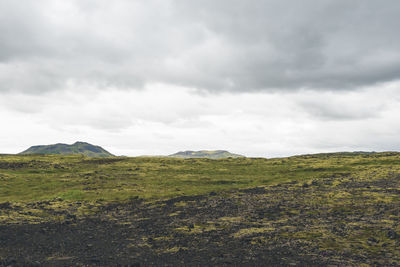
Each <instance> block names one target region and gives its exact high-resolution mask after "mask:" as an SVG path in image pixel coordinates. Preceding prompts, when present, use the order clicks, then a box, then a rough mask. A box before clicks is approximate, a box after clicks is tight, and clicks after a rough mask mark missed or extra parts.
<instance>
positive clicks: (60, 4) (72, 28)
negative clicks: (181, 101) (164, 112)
mask: <svg viewBox="0 0 400 267" xmlns="http://www.w3.org/2000/svg"><path fill="white" fill-rule="evenodd" d="M399 13H400V2H399V1H396V0H386V1H383V2H382V1H380V2H378V1H372V0H363V1H361V0H350V1H349V0H335V1H333V0H304V1H289V0H281V1H272V0H249V1H239V0H229V1H228V0H220V1H212V0H200V1H199V0H196V1H194V0H193V1H190V0H175V1H173V0H149V1H139V0H138V1H127V0H119V1H113V2H112V3H111V2H109V1H105V0H101V1H94V0H74V1H58V0H37V1H24V2H20V1H11V0H0V92H1V91H19V92H24V93H31V94H36V93H40V92H46V91H53V90H60V89H64V88H65V87H66V86H67V85H68V84H71V83H73V84H77V85H79V86H81V87H84V86H85V85H90V86H96V87H100V88H101V87H110V86H111V87H117V88H136V89H138V88H142V87H143V86H144V85H145V84H147V83H166V84H175V85H182V86H187V87H193V88H197V89H200V90H207V91H237V92H240V91H242V92H243V91H257V90H265V91H274V90H275V91H277V90H296V89H299V88H309V89H312V90H351V89H353V88H358V87H363V86H369V85H372V84H375V83H380V82H387V81H391V80H396V79H399V78H400V36H399V35H398V34H397V31H398V28H399V26H400V19H399V18H398V14H399Z"/></svg>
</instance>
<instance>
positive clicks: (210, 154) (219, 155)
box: [169, 150, 244, 159]
mask: <svg viewBox="0 0 400 267" xmlns="http://www.w3.org/2000/svg"><path fill="white" fill-rule="evenodd" d="M169 157H172V158H182V159H189V158H209V159H223V158H243V157H244V156H242V155H239V154H233V153H230V152H228V151H226V150H200V151H181V152H178V153H175V154H172V155H169Z"/></svg>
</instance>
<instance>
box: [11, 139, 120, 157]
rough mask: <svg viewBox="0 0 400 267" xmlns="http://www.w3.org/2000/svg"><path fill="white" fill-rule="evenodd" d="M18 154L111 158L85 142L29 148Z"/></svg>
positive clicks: (108, 153)
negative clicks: (78, 155) (77, 155)
mask: <svg viewBox="0 0 400 267" xmlns="http://www.w3.org/2000/svg"><path fill="white" fill-rule="evenodd" d="M19 154H57V155H74V154H81V155H85V156H88V157H112V156H114V155H113V154H111V153H110V152H108V151H106V150H105V149H103V148H102V147H100V146H94V145H91V144H89V143H85V142H76V143H74V144H72V145H67V144H54V145H43V146H31V147H30V148H28V149H27V150H25V151H23V152H21V153H19Z"/></svg>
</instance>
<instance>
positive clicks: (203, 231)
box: [0, 177, 400, 266]
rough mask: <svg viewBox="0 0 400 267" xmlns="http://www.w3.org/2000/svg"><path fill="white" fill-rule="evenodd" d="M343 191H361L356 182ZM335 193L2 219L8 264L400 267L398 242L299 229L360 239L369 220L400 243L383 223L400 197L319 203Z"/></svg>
mask: <svg viewBox="0 0 400 267" xmlns="http://www.w3.org/2000/svg"><path fill="white" fill-rule="evenodd" d="M332 179H334V178H332ZM389 182H391V183H392V184H394V185H398V184H399V179H398V177H392V178H391V179H389V178H388V180H387V181H379V184H378V183H377V182H375V183H374V184H372V183H371V185H374V186H375V188H377V187H376V186H377V184H378V185H380V184H382V188H381V190H382V191H381V192H385V191H384V190H385V188H384V186H385V185H386V184H387V183H389ZM327 184H329V181H328V182H327ZM363 186H364V188H367V187H368V186H369V185H368V184H365V185H363ZM337 188H338V190H342V191H345V190H347V191H349V192H352V191H351V190H360V187H359V184H354V183H351V182H348V183H346V184H343V185H341V186H338V187H337ZM328 189H329V186H325V185H324V183H321V184H319V183H311V184H307V185H300V186H296V185H293V184H283V185H277V186H272V187H268V188H262V187H257V188H253V189H245V190H237V191H232V192H229V193H228V194H226V193H225V194H224V195H220V194H216V193H211V194H209V195H203V196H183V197H179V198H174V199H170V200H167V201H160V202H157V203H151V204H149V203H145V202H144V201H142V200H140V199H136V200H132V201H131V202H129V203H124V204H121V203H116V204H109V205H107V206H103V207H101V209H100V211H99V212H98V213H96V214H95V215H91V216H88V217H84V218H77V217H75V216H69V217H67V219H66V220H64V221H63V222H58V223H39V224H8V225H0V259H1V260H0V266H357V265H360V264H362V263H366V264H371V265H385V266H398V264H397V263H398V261H397V260H398V259H397V258H394V257H397V256H393V254H391V255H392V256H391V257H392V258H390V256H389V258H388V257H387V255H386V254H385V251H387V250H389V248H385V247H384V243H382V242H381V243H379V242H380V241H379V240H377V239H375V238H373V237H371V238H369V239H368V242H369V243H368V244H370V246H371V247H372V246H375V247H373V249H374V250H371V251H375V250H376V251H378V252H379V253H375V254H370V253H364V252H365V251H363V250H361V252H360V251H357V248H354V250H341V249H337V250H336V249H323V248H321V247H320V246H319V245H320V242H319V240H318V236H316V237H315V238H314V239H312V238H311V239H310V238H299V236H297V235H296V234H298V233H302V232H307V231H308V232H312V231H314V232H315V231H316V229H318V231H321V233H324V235H330V237H332V238H333V239H334V238H338V239H339V238H346V236H347V237H348V238H350V236H351V234H352V233H354V232H356V231H359V230H360V227H364V225H368V227H370V228H371V227H376V229H375V230H377V231H379V232H382V233H386V234H385V235H386V236H387V238H388V240H390V242H395V244H398V245H400V234H399V233H397V232H396V231H393V230H392V229H387V228H385V227H384V226H380V225H377V224H376V223H374V222H376V221H379V220H384V219H385V218H387V216H388V214H395V215H396V214H397V215H398V213H399V205H398V204H399V203H391V204H387V205H386V206H385V205H383V204H381V206H378V207H367V204H364V203H362V202H360V205H358V206H354V205H353V207H352V208H351V209H350V210H347V209H345V210H342V209H338V208H336V209H334V208H332V207H328V206H324V205H323V204H321V205H319V204H318V203H317V204H315V203H314V204H311V203H310V201H311V200H310V199H312V198H314V197H317V196H324V194H325V193H326V191H327V190H328ZM378 189H379V188H378ZM307 196H308V197H307ZM382 205H383V206H382ZM0 208H10V206H9V205H4V207H0ZM364 208H365V210H366V211H368V212H365V213H364V212H363V210H362V209H364ZM358 223H360V224H358ZM360 225H361V226H360ZM369 225H370V226H369ZM370 228H368V229H370ZM366 229H367V228H366ZM371 229H372V228H371ZM373 230H374V229H373ZM375 230H374V231H375ZM306 237H307V236H306ZM328 241H329V240H328ZM375 243H376V245H375ZM371 244H372V245H371Z"/></svg>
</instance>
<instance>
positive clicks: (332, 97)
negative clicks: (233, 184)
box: [0, 82, 400, 157]
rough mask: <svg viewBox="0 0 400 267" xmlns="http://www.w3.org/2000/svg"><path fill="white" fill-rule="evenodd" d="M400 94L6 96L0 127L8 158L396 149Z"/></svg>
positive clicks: (158, 90)
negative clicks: (65, 151) (93, 149)
mask: <svg viewBox="0 0 400 267" xmlns="http://www.w3.org/2000/svg"><path fill="white" fill-rule="evenodd" d="M74 86H75V85H74ZM398 88H400V82H392V83H388V84H385V85H383V86H381V87H368V88H364V89H359V90H357V91H353V92H348V93H346V94H343V93H340V92H337V93H326V92H317V91H296V92H291V93H284V94H279V93H241V94H230V93H221V94H210V93H203V94H198V93H195V92H194V91H193V89H190V88H184V87H176V86H170V85H165V84H152V85H148V86H147V88H146V89H144V90H136V91H125V90H118V89H116V88H108V89H107V90H101V91H98V90H96V88H86V90H79V88H75V89H71V88H70V89H69V90H63V91H61V92H53V93H48V94H46V95H42V96H41V97H37V96H32V95H31V96H27V95H18V96H16V95H14V94H8V95H7V94H4V95H3V97H2V98H1V99H0V104H1V108H0V112H1V113H0V114H1V116H0V123H1V124H2V125H7V127H6V129H4V130H2V131H1V132H0V139H1V140H2V141H1V144H0V145H1V147H2V152H9V153H16V152H19V151H22V150H23V149H25V148H27V147H29V146H30V145H36V144H49V143H57V142H67V143H73V142H75V141H77V140H81V141H87V142H91V143H94V144H98V145H103V146H104V147H105V148H106V149H109V150H110V151H111V152H113V153H116V154H124V155H129V156H137V155H143V154H153V155H154V154H170V153H174V152H176V151H179V150H189V149H191V150H196V149H228V150H230V151H232V152H236V153H243V154H245V155H248V156H264V157H272V156H285V155H293V154H302V153H315V152H328V151H355V150H369V151H370V150H376V151H381V150H397V149H399V148H400V142H399V141H398V140H399V139H398V136H399V134H400V126H399V125H398V123H397V121H398V118H397V114H399V112H400V105H399V104H400V97H399V96H398V94H397V93H396V92H398ZM388 96H396V97H388ZM37 106H40V108H37ZM30 110H32V111H34V112H30V113H27V111H30Z"/></svg>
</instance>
